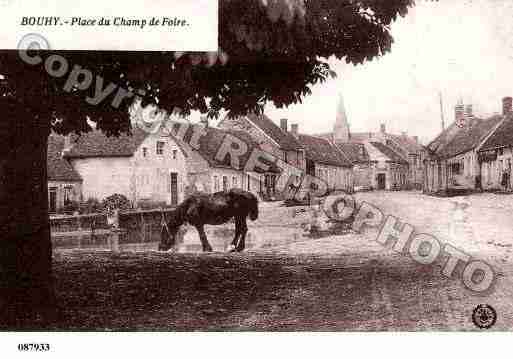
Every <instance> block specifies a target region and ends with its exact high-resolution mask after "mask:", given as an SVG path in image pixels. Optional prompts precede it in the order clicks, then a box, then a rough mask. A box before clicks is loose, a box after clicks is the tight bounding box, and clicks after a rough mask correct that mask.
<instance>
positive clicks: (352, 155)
mask: <svg viewBox="0 0 513 359" xmlns="http://www.w3.org/2000/svg"><path fill="white" fill-rule="evenodd" d="M336 146H337V147H338V148H339V150H341V151H342V152H343V153H344V155H346V157H347V158H348V159H349V160H350V161H351V162H352V163H365V162H368V161H369V154H368V153H367V151H366V150H365V146H364V145H363V144H361V143H356V142H340V143H337V144H336Z"/></svg>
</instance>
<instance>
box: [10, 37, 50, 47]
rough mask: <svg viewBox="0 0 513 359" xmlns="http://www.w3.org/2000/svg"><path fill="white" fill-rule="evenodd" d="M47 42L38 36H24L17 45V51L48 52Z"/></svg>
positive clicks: (48, 45)
mask: <svg viewBox="0 0 513 359" xmlns="http://www.w3.org/2000/svg"><path fill="white" fill-rule="evenodd" d="M49 49H50V44H49V43H48V40H47V39H46V38H45V37H44V36H43V35H40V34H34V33H30V34H26V35H25V36H23V37H22V38H21V40H20V42H19V43H18V50H49Z"/></svg>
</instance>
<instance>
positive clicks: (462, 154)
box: [424, 104, 507, 193]
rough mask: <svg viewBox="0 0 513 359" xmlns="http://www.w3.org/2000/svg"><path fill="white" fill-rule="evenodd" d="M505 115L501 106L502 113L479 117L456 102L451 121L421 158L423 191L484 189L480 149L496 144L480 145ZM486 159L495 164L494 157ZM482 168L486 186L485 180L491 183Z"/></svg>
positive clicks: (469, 107)
mask: <svg viewBox="0 0 513 359" xmlns="http://www.w3.org/2000/svg"><path fill="white" fill-rule="evenodd" d="M506 114H507V113H506V108H505V107H504V113H503V115H494V116H492V117H489V118H487V119H480V118H477V117H476V116H474V115H473V113H472V107H471V106H462V105H461V104H458V105H457V106H456V107H455V120H454V122H453V123H452V124H451V125H450V126H449V127H448V128H447V129H445V130H444V131H442V133H441V134H440V135H439V136H437V137H436V138H435V139H434V140H433V141H432V142H431V143H430V144H429V145H428V150H429V157H428V158H427V159H426V160H425V161H424V166H425V169H424V171H425V181H424V192H426V193H446V192H448V191H468V190H474V189H481V188H483V178H482V177H483V176H482V165H481V159H482V156H483V155H481V154H480V153H483V154H484V153H486V151H485V152H482V151H481V150H487V149H490V148H491V147H492V148H493V147H494V146H495V142H490V143H489V146H487V147H486V148H484V147H483V145H484V144H485V143H486V142H487V141H488V139H489V138H490V136H492V134H494V133H495V132H496V131H497V130H498V127H499V126H500V125H501V124H503V123H504V120H505V118H506ZM496 138H497V137H496ZM499 142H500V141H499ZM490 146H491V147H490ZM480 156H481V159H480ZM485 162H491V165H492V166H495V160H490V161H488V160H487V161H485ZM484 168H485V171H484V174H485V175H486V176H487V178H486V179H485V182H486V186H488V183H489V184H490V185H492V184H493V181H491V178H492V177H491V174H490V176H488V165H485V166H484ZM494 174H495V171H494Z"/></svg>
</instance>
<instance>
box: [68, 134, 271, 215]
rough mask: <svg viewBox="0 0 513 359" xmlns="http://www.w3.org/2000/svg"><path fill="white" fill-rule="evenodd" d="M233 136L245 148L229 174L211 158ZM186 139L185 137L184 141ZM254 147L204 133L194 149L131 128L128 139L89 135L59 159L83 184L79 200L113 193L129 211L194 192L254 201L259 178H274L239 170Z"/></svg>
mask: <svg viewBox="0 0 513 359" xmlns="http://www.w3.org/2000/svg"><path fill="white" fill-rule="evenodd" d="M227 135H232V136H234V137H237V138H239V139H241V140H242V141H244V142H245V143H246V144H247V145H248V152H247V153H246V154H244V155H242V156H241V157H240V167H239V168H233V167H232V163H231V161H230V157H229V155H228V156H225V157H224V158H223V159H218V158H216V154H217V151H218V150H219V148H220V147H221V145H222V144H223V141H224V139H225V136H227ZM189 138H190V136H189ZM255 148H259V147H258V144H257V143H256V142H255V141H254V140H253V139H252V138H251V137H250V136H249V135H248V134H246V133H244V132H241V131H235V130H231V131H228V130H220V129H216V128H206V129H205V132H204V134H203V135H202V136H201V137H200V139H199V147H198V148H197V149H195V148H192V147H191V146H190V145H189V144H188V143H187V141H186V140H184V139H177V138H175V137H173V136H172V135H170V134H169V133H166V132H165V131H163V130H160V131H158V132H156V133H148V132H146V131H143V130H142V129H140V128H137V127H135V128H134V129H133V130H132V134H131V135H127V134H123V135H121V136H119V137H107V136H106V135H104V134H103V133H102V132H100V131H97V130H94V131H92V132H89V133H85V134H82V135H81V136H80V137H78V138H76V139H75V140H74V141H71V142H70V144H69V146H68V148H65V151H64V158H65V159H66V160H67V161H69V163H70V164H71V166H72V168H73V169H74V170H75V171H76V173H77V174H78V176H79V178H80V179H81V180H82V197H83V198H84V199H87V198H96V199H99V200H102V199H104V198H105V197H107V196H110V195H112V194H114V193H119V194H122V195H124V196H126V197H127V198H128V199H129V200H130V201H131V202H132V203H133V204H134V205H138V204H140V203H142V202H154V203H162V204H164V203H165V204H167V205H176V204H177V203H180V202H181V201H183V199H184V198H185V196H186V195H187V194H189V193H192V192H193V191H202V192H206V193H213V192H217V191H222V190H228V189H231V188H243V189H245V190H248V191H250V192H253V193H255V194H256V195H258V196H262V195H263V193H264V191H265V189H264V185H263V178H264V177H265V176H269V175H276V174H277V173H279V170H278V168H277V167H276V166H275V165H272V164H271V163H269V170H268V171H267V172H263V171H260V170H259V169H258V168H257V169H256V170H255V171H256V172H249V173H246V172H244V171H243V165H244V163H245V161H247V159H248V158H249V156H250V154H251V151H252V150H253V149H255Z"/></svg>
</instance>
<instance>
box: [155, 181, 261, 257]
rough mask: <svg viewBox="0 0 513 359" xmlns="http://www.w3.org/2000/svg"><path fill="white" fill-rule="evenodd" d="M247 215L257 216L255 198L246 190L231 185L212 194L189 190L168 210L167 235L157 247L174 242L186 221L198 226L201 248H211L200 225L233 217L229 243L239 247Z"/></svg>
mask: <svg viewBox="0 0 513 359" xmlns="http://www.w3.org/2000/svg"><path fill="white" fill-rule="evenodd" d="M247 216H249V218H250V219H251V220H252V221H254V220H256V219H257V218H258V199H257V198H256V197H255V196H254V195H253V194H252V193H250V192H246V191H243V190H241V189H236V188H234V189H231V190H229V191H223V192H216V193H213V194H206V193H194V194H191V195H190V196H188V197H187V198H186V199H185V201H183V202H182V203H180V204H179V205H178V206H177V208H176V209H175V210H174V211H173V212H171V213H170V217H169V221H168V229H169V236H162V239H161V242H160V245H159V250H162V251H167V250H169V249H170V248H171V247H172V246H173V245H174V244H175V243H176V235H177V233H178V230H179V229H180V226H182V225H183V224H184V223H189V224H191V225H192V226H194V227H196V229H197V230H198V233H199V238H200V241H201V245H202V247H203V251H204V252H211V251H212V247H211V246H210V243H208V240H207V235H206V234H205V230H204V228H203V226H204V225H205V224H212V225H219V224H223V223H226V222H228V221H229V220H230V219H232V218H234V219H235V237H234V238H233V242H232V246H233V248H234V250H236V251H238V252H240V251H243V250H244V247H245V240H246V233H247V232H248V226H247V224H246V217H247Z"/></svg>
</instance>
